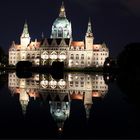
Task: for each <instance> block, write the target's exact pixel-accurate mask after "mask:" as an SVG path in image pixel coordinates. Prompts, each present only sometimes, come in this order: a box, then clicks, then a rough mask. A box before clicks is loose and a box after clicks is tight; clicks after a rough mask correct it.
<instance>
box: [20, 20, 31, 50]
mask: <svg viewBox="0 0 140 140" xmlns="http://www.w3.org/2000/svg"><path fill="white" fill-rule="evenodd" d="M30 39H31V38H30V35H29V31H28V25H27V23H26V22H25V24H24V28H23V32H22V34H21V37H20V44H21V45H22V47H23V48H26V47H27V46H28V44H29V43H30Z"/></svg>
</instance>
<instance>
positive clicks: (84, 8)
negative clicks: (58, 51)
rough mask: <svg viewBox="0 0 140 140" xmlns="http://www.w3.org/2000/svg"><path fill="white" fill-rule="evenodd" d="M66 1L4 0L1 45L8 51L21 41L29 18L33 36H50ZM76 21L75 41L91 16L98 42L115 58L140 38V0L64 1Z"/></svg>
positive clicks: (0, 15)
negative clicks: (126, 46)
mask: <svg viewBox="0 0 140 140" xmlns="http://www.w3.org/2000/svg"><path fill="white" fill-rule="evenodd" d="M61 3H62V0H39V1H35V0H24V1H20V0H9V1H8V0H4V1H3V0H2V1H1V2H0V46H2V47H3V48H4V50H5V51H6V52H8V48H9V46H10V44H11V42H12V41H13V40H15V41H16V43H19V38H20V35H21V33H22V30H23V25H24V22H25V20H27V23H28V25H29V32H30V35H31V39H32V40H34V39H35V38H41V34H42V32H43V33H44V35H45V37H50V32H51V26H52V23H53V21H54V20H55V19H56V18H57V17H58V14H59V8H60V6H61ZM64 4H65V8H66V15H67V18H68V19H69V20H70V21H71V22H72V29H73V30H72V32H73V40H83V39H84V36H85V32H86V29H87V22H88V18H89V16H90V17H91V19H92V24H93V34H94V37H95V43H102V42H105V43H106V44H107V46H108V47H109V49H110V55H111V56H113V57H115V56H117V55H118V53H119V52H121V51H122V49H123V48H124V46H125V45H127V44H128V43H131V42H139V40H140V0H64Z"/></svg>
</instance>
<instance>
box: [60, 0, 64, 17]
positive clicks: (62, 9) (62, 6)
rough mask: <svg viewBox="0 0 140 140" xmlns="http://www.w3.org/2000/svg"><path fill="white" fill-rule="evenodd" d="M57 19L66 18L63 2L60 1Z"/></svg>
mask: <svg viewBox="0 0 140 140" xmlns="http://www.w3.org/2000/svg"><path fill="white" fill-rule="evenodd" d="M59 17H66V12H65V7H64V2H63V1H62V5H61V8H60V13H59Z"/></svg>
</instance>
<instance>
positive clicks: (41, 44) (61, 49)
mask: <svg viewBox="0 0 140 140" xmlns="http://www.w3.org/2000/svg"><path fill="white" fill-rule="evenodd" d="M108 56H109V50H108V48H107V46H106V44H105V43H103V44H94V35H93V32H92V25H91V21H90V20H89V22H88V27H87V31H86V34H85V39H83V41H74V40H73V38H72V25H71V22H70V21H69V20H68V19H67V17H66V12H65V7H64V4H63V3H62V6H61V8H60V13H59V17H58V18H57V19H56V20H55V21H54V22H53V25H52V31H51V35H50V38H44V39H42V41H37V39H36V40H35V41H31V37H30V35H29V31H28V25H27V23H26V22H25V24H24V28H23V32H22V35H21V37H20V44H19V45H18V44H15V42H13V43H12V45H11V47H10V48H9V65H16V64H17V62H19V61H30V62H32V64H33V65H43V66H44V65H48V64H49V65H52V63H53V62H54V61H60V62H64V66H65V67H69V68H73V67H76V68H81V67H83V68H84V67H102V66H103V64H104V62H105V59H106V58H107V57H108Z"/></svg>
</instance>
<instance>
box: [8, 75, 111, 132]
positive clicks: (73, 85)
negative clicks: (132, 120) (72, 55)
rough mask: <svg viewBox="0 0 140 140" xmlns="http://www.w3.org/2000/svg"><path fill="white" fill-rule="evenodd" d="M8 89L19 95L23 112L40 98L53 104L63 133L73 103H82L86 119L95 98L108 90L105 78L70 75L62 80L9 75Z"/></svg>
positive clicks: (55, 115) (48, 77)
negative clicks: (74, 100) (78, 101)
mask: <svg viewBox="0 0 140 140" xmlns="http://www.w3.org/2000/svg"><path fill="white" fill-rule="evenodd" d="M8 81H9V82H8V86H9V89H10V90H11V92H12V93H13V94H15V93H19V95H20V97H19V100H20V103H21V106H22V109H23V113H25V112H26V107H27V105H28V102H29V100H30V97H34V99H36V98H37V97H39V95H41V96H42V97H43V99H44V101H46V100H48V101H49V104H50V113H51V114H52V116H53V118H54V120H55V121H56V122H57V125H58V128H59V130H60V131H61V130H62V128H63V124H64V121H65V120H66V119H67V118H68V117H69V114H70V102H71V100H73V99H79V100H82V101H83V103H84V105H85V110H86V114H87V118H89V113H90V108H91V106H92V104H93V100H92V98H93V97H101V98H102V97H104V96H105V94H106V93H107V91H108V86H107V85H106V84H105V81H104V78H103V75H100V74H99V75H97V74H93V75H90V74H84V73H67V74H64V78H63V79H59V80H55V79H53V78H52V77H51V76H50V75H44V74H41V75H39V74H33V76H32V77H31V78H26V79H25V78H21V79H19V78H18V77H17V76H16V74H15V73H9V80H8Z"/></svg>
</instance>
